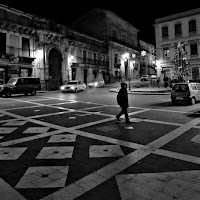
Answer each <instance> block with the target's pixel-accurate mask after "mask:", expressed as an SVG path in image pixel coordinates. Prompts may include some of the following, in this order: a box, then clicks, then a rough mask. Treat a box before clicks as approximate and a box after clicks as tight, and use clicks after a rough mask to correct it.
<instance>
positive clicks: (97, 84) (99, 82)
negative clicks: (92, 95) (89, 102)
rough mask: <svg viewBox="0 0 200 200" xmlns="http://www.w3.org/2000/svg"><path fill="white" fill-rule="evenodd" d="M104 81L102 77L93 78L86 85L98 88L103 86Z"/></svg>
mask: <svg viewBox="0 0 200 200" xmlns="http://www.w3.org/2000/svg"><path fill="white" fill-rule="evenodd" d="M104 85H105V81H104V80H103V79H94V80H92V81H91V82H90V83H88V87H90V88H92V87H94V88H100V87H104Z"/></svg>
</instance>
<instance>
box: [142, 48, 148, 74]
mask: <svg viewBox="0 0 200 200" xmlns="http://www.w3.org/2000/svg"><path fill="white" fill-rule="evenodd" d="M141 55H142V57H143V64H144V67H145V72H146V65H145V62H144V56H146V55H147V52H146V51H145V50H143V51H141ZM145 74H146V73H145Z"/></svg>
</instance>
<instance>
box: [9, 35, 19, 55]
mask: <svg viewBox="0 0 200 200" xmlns="http://www.w3.org/2000/svg"><path fill="white" fill-rule="evenodd" d="M10 53H11V54H13V55H14V56H15V57H17V56H19V36H17V35H12V34H10Z"/></svg>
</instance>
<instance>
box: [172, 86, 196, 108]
mask: <svg viewBox="0 0 200 200" xmlns="http://www.w3.org/2000/svg"><path fill="white" fill-rule="evenodd" d="M199 100H200V83H196V82H194V83H174V85H173V87H172V90H171V102H172V104H173V105H174V104H176V103H177V102H183V101H184V102H186V103H188V104H192V105H194V104H195V103H196V102H197V101H199Z"/></svg>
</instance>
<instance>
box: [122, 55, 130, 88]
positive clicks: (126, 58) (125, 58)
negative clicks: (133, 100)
mask: <svg viewBox="0 0 200 200" xmlns="http://www.w3.org/2000/svg"><path fill="white" fill-rule="evenodd" d="M122 58H123V59H124V60H125V61H127V64H128V89H129V90H131V82H130V81H131V77H130V54H129V53H124V54H123V55H122Z"/></svg>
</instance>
